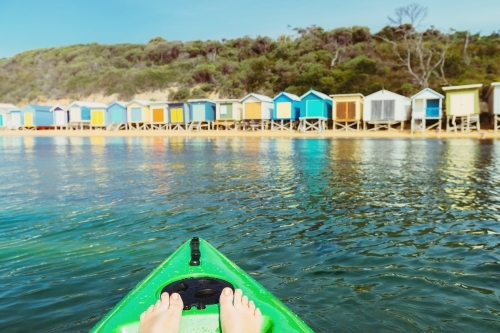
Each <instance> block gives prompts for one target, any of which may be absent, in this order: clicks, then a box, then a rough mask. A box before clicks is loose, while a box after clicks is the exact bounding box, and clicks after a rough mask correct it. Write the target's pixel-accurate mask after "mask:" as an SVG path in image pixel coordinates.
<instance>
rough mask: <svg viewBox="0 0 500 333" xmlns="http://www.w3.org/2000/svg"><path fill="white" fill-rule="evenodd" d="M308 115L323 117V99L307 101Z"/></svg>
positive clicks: (310, 116)
mask: <svg viewBox="0 0 500 333" xmlns="http://www.w3.org/2000/svg"><path fill="white" fill-rule="evenodd" d="M306 107H307V112H306V117H309V118H315V117H323V102H322V101H307V104H306Z"/></svg>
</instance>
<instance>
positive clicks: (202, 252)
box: [91, 237, 313, 333]
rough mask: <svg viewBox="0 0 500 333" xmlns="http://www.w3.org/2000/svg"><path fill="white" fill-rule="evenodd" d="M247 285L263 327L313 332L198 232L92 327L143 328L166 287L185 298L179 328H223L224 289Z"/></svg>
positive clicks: (122, 332)
mask: <svg viewBox="0 0 500 333" xmlns="http://www.w3.org/2000/svg"><path fill="white" fill-rule="evenodd" d="M225 287H230V288H232V289H233V290H234V289H237V288H239V289H242V290H243V293H244V294H245V295H247V296H248V298H249V299H251V300H253V301H254V302H255V305H256V306H257V307H258V308H260V310H261V312H262V315H263V323H262V332H313V330H312V329H311V328H310V327H308V326H307V325H306V324H305V323H304V322H303V321H302V320H301V319H300V318H299V317H297V315H295V314H294V313H293V312H292V311H291V310H290V309H288V308H287V307H286V306H285V305H284V304H283V303H282V302H281V301H280V300H279V299H277V298H276V297H274V296H273V295H272V294H271V293H270V292H269V291H268V290H266V289H265V288H264V287H263V286H262V285H260V284H259V283H258V282H257V281H255V280H254V279H253V278H252V277H251V276H250V275H248V274H247V273H245V272H244V271H243V270H242V269H241V268H239V267H238V266H237V265H236V264H234V263H233V262H231V261H230V260H229V259H228V258H226V257H225V256H224V255H222V254H221V253H220V252H219V251H217V249H215V248H214V247H213V246H211V245H210V244H209V243H207V242H206V241H205V240H203V239H199V238H197V237H195V238H193V239H192V240H190V241H188V242H186V243H184V244H183V245H182V246H181V247H180V248H179V249H178V250H177V251H175V252H174V253H173V254H172V255H171V256H170V257H169V258H168V259H167V260H165V261H164V262H163V263H162V264H161V265H160V266H158V267H157V268H156V269H155V270H154V271H153V272H151V274H149V275H148V276H147V277H146V278H145V279H144V280H142V281H141V282H140V283H139V284H138V285H137V286H136V287H135V288H134V289H133V290H132V291H131V292H130V293H129V294H128V295H127V296H125V298H123V299H122V300H121V301H120V303H118V304H117V305H116V306H115V307H114V308H113V309H112V310H111V311H109V312H108V314H107V315H106V316H105V317H104V318H102V319H101V321H99V322H98V323H97V324H96V325H95V326H94V328H93V329H92V330H91V332H103V333H104V332H106V333H108V332H110V333H111V332H116V333H118V332H119V333H130V332H138V330H139V316H140V315H141V313H142V312H144V311H145V310H146V309H147V308H148V307H149V306H150V305H152V304H154V303H155V302H156V301H157V300H158V299H159V298H160V295H161V294H162V292H169V293H172V292H177V293H179V294H180V295H181V298H182V300H183V302H184V310H183V311H182V321H181V330H180V332H219V333H220V332H221V328H220V322H219V296H220V294H221V292H222V289H224V288H225Z"/></svg>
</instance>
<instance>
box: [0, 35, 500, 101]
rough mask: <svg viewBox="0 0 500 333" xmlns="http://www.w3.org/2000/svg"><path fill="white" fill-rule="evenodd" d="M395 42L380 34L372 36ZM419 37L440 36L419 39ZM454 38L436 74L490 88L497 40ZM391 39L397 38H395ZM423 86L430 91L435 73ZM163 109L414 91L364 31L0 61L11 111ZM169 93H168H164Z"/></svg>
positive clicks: (1, 90) (160, 43)
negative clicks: (70, 103) (112, 104)
mask: <svg viewBox="0 0 500 333" xmlns="http://www.w3.org/2000/svg"><path fill="white" fill-rule="evenodd" d="M395 34H397V32H396V30H395V28H394V27H389V26H387V27H385V28H383V29H382V30H381V31H380V32H378V33H377V34H376V35H379V36H380V35H383V36H387V37H389V38H390V39H393V37H394V36H395ZM425 34H426V36H431V37H433V38H438V37H439V36H440V35H441V34H442V33H441V32H439V31H437V30H428V31H426V32H425ZM466 36H467V33H466V32H461V31H459V32H455V33H454V34H453V35H452V36H450V38H452V39H453V40H454V43H453V44H452V46H451V48H450V49H449V50H448V53H447V58H446V61H445V64H444V66H443V70H444V73H445V76H446V78H447V80H448V81H449V82H450V83H451V84H468V83H483V84H489V83H490V82H491V81H500V35H499V34H498V33H492V34H491V35H489V36H480V35H478V34H476V35H470V36H469V44H468V47H467V49H466V52H465V53H464V43H465V40H466ZM396 37H397V36H396ZM429 82H430V86H431V88H433V89H437V90H438V91H439V90H440V89H439V88H440V85H442V84H443V80H442V79H441V77H440V75H438V73H436V75H433V76H431V77H430V81H429ZM172 87H177V89H173V90H171V91H170V94H169V96H168V98H169V99H170V100H177V101H182V100H186V99H188V98H206V97H208V96H210V95H211V94H212V93H218V94H219V96H220V97H228V98H241V97H243V96H244V95H246V94H247V93H249V92H257V93H263V94H267V95H269V96H275V95H276V94H278V93H279V92H280V91H283V90H285V91H288V92H291V93H295V94H298V95H301V94H303V93H305V92H306V91H308V90H309V89H310V88H314V89H317V90H319V91H322V92H324V93H326V94H340V93H357V92H359V93H363V94H365V95H366V94H370V93H373V92H375V91H377V90H379V89H381V88H385V89H388V90H392V91H394V92H397V93H401V94H404V95H407V96H409V95H412V94H414V93H415V92H417V91H418V90H419V85H418V84H416V82H414V81H413V79H412V77H411V75H409V74H408V71H407V70H406V68H405V67H403V66H400V65H398V63H397V62H396V61H395V59H394V55H393V52H392V49H391V46H390V45H389V44H388V43H386V42H383V41H382V40H381V39H380V38H375V35H372V34H371V33H370V31H369V29H368V28H366V27H352V28H339V29H334V30H330V31H327V30H324V29H323V28H321V27H317V26H312V27H308V28H304V29H302V28H297V29H295V30H294V35H293V36H287V35H282V36H280V37H278V38H277V39H276V40H273V39H271V38H269V37H265V36H258V37H256V38H251V37H248V36H245V37H242V38H237V39H232V40H223V41H222V42H221V41H212V40H209V41H199V40H198V41H192V42H186V43H183V42H180V41H166V40H165V39H163V38H162V37H155V38H153V39H151V40H150V41H149V42H148V43H147V44H116V45H100V44H95V43H93V44H88V45H71V46H66V47H60V48H49V49H40V50H31V51H27V52H24V53H21V54H18V55H16V56H14V57H12V58H7V59H0V101H2V102H11V103H20V102H28V101H32V100H36V99H37V98H39V97H42V98H45V99H48V98H51V99H54V98H55V99H57V98H75V99H76V98H84V97H86V96H88V95H89V94H93V93H100V94H104V95H111V94H118V96H119V98H120V99H131V98H133V97H134V95H135V94H136V93H142V92H148V91H154V90H166V89H169V88H172ZM174 91H175V92H174Z"/></svg>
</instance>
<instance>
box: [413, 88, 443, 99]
mask: <svg viewBox="0 0 500 333" xmlns="http://www.w3.org/2000/svg"><path fill="white" fill-rule="evenodd" d="M425 92H429V93H431V94H433V95H436V96H438V97H439V98H441V99H443V98H444V96H443V95H441V94H440V93H438V92H437V91H434V90H432V89H431V88H425V89H422V90H421V91H419V92H418V93H416V94H415V95H413V96H411V97H410V98H411V99H415V98H417V97H418V96H419V95H421V94H423V93H425Z"/></svg>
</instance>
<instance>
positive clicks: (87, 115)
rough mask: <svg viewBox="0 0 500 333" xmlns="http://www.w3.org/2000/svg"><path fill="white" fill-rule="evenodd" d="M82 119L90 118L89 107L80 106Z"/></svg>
mask: <svg viewBox="0 0 500 333" xmlns="http://www.w3.org/2000/svg"><path fill="white" fill-rule="evenodd" d="M81 110H82V120H90V109H89V108H86V107H82V109H81Z"/></svg>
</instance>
